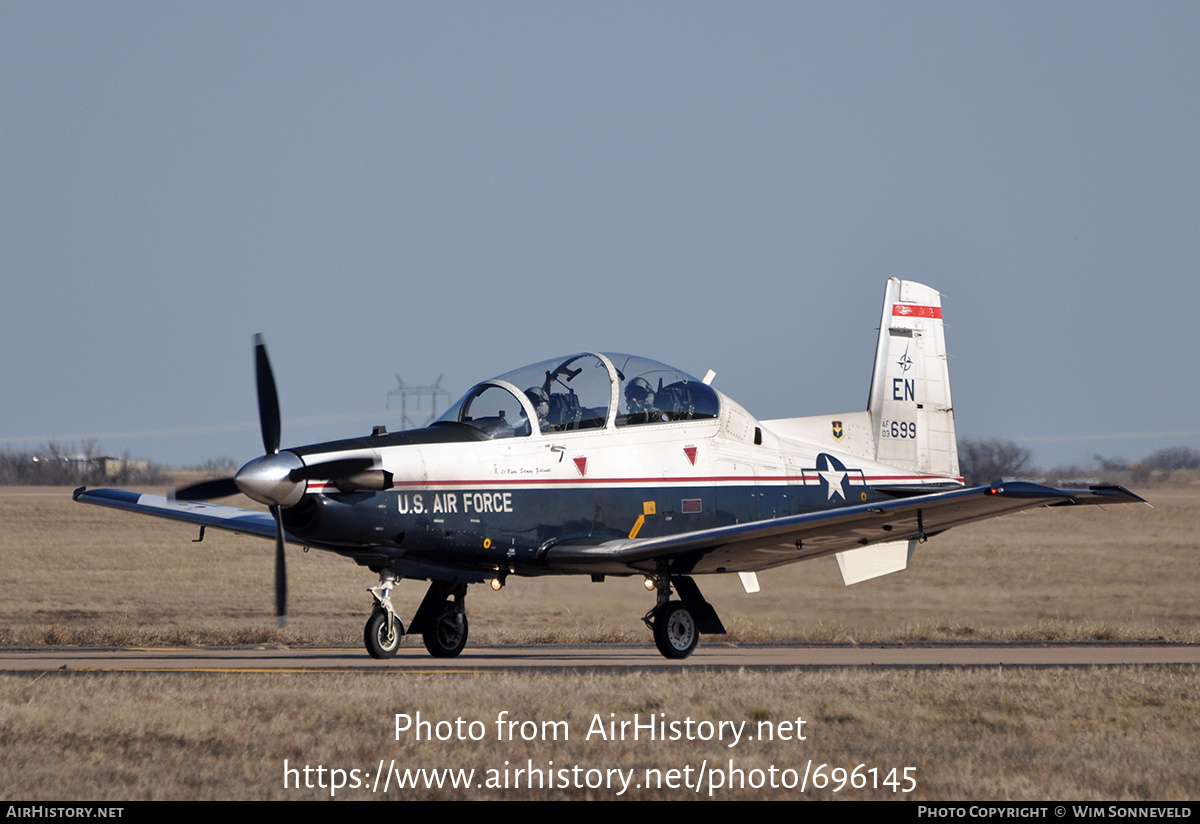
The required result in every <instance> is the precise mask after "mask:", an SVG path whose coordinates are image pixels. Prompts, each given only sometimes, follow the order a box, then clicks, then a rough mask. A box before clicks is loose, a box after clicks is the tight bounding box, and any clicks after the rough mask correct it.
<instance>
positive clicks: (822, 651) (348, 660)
mask: <svg viewBox="0 0 1200 824" xmlns="http://www.w3.org/2000/svg"><path fill="white" fill-rule="evenodd" d="M1167 664H1191V665H1196V664H1200V645H1195V646H1189V645H1178V644H1099V643H1098V644H1020V645H1017V644H928V645H885V646H851V645H832V644H826V645H785V646H781V645H761V646H760V645H741V646H727V645H721V644H708V645H705V646H703V647H701V648H700V649H698V650H697V651H696V652H695V653H694V654H693V655H692V656H691V657H690V658H688V659H686V660H684V661H668V660H666V659H664V658H662V657H661V656H659V655H658V653H657V652H656V651H655V649H654V648H653V647H650V646H633V645H594V646H557V645H540V646H523V647H482V648H476V649H468V650H467V651H465V652H464V653H463V654H462V655H460V656H459V657H458V658H453V659H435V658H431V657H430V656H428V655H427V654H426V653H425V651H424V650H423V649H413V648H409V649H402V650H401V651H400V654H399V655H398V656H397V657H395V658H392V659H389V660H385V661H376V660H374V659H372V658H370V657H368V656H367V654H366V653H365V652H363V651H362V650H358V649H312V648H267V647H257V648H221V649H202V648H180V649H163V648H155V649H133V648H126V649H95V648H77V647H71V648H66V647H41V648H36V649H7V650H0V672H10V673H12V672H67V671H69V672H364V671H372V670H377V671H399V672H461V673H470V672H485V671H491V670H511V669H521V670H572V669H574V670H608V671H614V670H651V669H662V668H664V667H665V668H697V667H699V668H702V669H714V668H716V669H730V668H733V669H737V668H743V667H745V668H756V669H786V668H794V667H814V668H816V667H998V666H1017V667H1061V666H1067V667H1092V666H1128V665H1134V666H1147V665H1151V666H1153V665H1167Z"/></svg>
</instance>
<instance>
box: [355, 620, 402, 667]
mask: <svg viewBox="0 0 1200 824" xmlns="http://www.w3.org/2000/svg"><path fill="white" fill-rule="evenodd" d="M389 618H390V619H391V620H388V619H389ZM403 637H404V624H402V623H400V619H399V618H397V617H396V616H395V615H391V616H389V615H388V613H387V612H386V611H385V610H382V609H377V610H375V611H374V612H372V613H371V617H370V618H368V619H367V625H366V626H365V627H363V643H364V644H365V645H366V647H367V654H369V655H370V656H371V657H372V658H394V657H395V656H396V650H398V649H400V639H401V638H403Z"/></svg>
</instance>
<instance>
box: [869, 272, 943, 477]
mask: <svg viewBox="0 0 1200 824" xmlns="http://www.w3.org/2000/svg"><path fill="white" fill-rule="evenodd" d="M867 409H868V411H869V413H870V416H871V425H872V430H873V433H874V436H875V458H876V460H878V461H880V462H882V463H886V464H889V465H891V466H897V467H901V468H905V469H911V470H914V471H916V472H919V473H921V474H931V475H943V476H947V477H953V478H957V477H958V445H957V442H956V441H955V438H954V405H953V403H952V402H951V398H950V371H949V368H948V366H947V357H946V336H945V332H944V331H943V325H942V297H941V295H940V294H939V293H938V292H937V291H936V290H934V289H931V288H930V287H928V286H925V285H924V284H921V283H915V282H913V281H907V280H900V279H899V278H890V279H889V280H888V283H887V291H886V293H885V297H884V301H883V318H882V319H881V320H880V323H879V342H878V344H877V345H876V349H875V371H874V373H873V374H872V377H871V394H870V398H869V399H868V402H867Z"/></svg>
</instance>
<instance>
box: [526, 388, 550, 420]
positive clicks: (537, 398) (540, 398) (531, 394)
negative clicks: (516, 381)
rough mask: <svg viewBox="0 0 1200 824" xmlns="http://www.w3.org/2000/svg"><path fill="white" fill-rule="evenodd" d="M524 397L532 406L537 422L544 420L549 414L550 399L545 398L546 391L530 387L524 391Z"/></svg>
mask: <svg viewBox="0 0 1200 824" xmlns="http://www.w3.org/2000/svg"><path fill="white" fill-rule="evenodd" d="M525 397H527V398H529V403H530V404H532V405H533V411H534V412H536V413H537V418H538V420H539V421H544V420H546V416H547V415H549V414H550V399H549V398H547V397H546V391H545V390H544V389H542V388H541V387H538V386H531V387H529V388H528V389H526V390H525Z"/></svg>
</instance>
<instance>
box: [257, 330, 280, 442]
mask: <svg viewBox="0 0 1200 824" xmlns="http://www.w3.org/2000/svg"><path fill="white" fill-rule="evenodd" d="M254 375H255V378H256V379H257V383H258V420H259V423H260V424H261V425H262V436H263V449H264V450H266V453H267V454H268V455H274V454H275V453H277V452H278V451H279V433H280V429H281V428H282V427H281V426H280V423H279V394H278V393H277V392H276V391H275V376H274V375H273V374H271V361H270V360H269V359H268V358H267V345H266V343H264V342H263V336H262V335H261V334H257V335H255V336H254Z"/></svg>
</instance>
